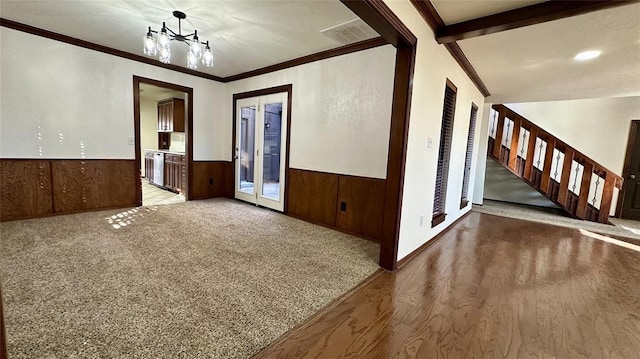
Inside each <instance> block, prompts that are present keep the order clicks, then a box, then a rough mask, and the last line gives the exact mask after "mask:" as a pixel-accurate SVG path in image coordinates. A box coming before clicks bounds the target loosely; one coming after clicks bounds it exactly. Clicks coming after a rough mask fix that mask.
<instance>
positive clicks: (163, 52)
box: [158, 46, 171, 64]
mask: <svg viewBox="0 0 640 359" xmlns="http://www.w3.org/2000/svg"><path fill="white" fill-rule="evenodd" d="M158 60H160V62H162V63H163V64H169V63H171V50H169V47H168V46H167V47H165V48H162V49H160V57H159V58H158Z"/></svg>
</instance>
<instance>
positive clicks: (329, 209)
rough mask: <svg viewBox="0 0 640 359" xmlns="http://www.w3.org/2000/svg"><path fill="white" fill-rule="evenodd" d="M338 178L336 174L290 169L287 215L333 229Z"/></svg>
mask: <svg viewBox="0 0 640 359" xmlns="http://www.w3.org/2000/svg"><path fill="white" fill-rule="evenodd" d="M338 178H339V176H338V175H336V174H331V173H323V172H315V171H306V170H299V169H295V168H290V169H289V179H288V180H289V182H288V183H287V187H288V188H289V191H288V197H287V204H288V206H287V214H290V215H292V216H294V217H298V218H301V219H305V220H309V221H311V222H314V223H319V224H323V225H327V226H331V227H335V226H336V205H337V197H338Z"/></svg>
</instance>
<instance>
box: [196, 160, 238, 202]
mask: <svg viewBox="0 0 640 359" xmlns="http://www.w3.org/2000/svg"><path fill="white" fill-rule="evenodd" d="M229 169H231V170H233V167H232V166H231V162H228V161H194V162H193V173H192V177H193V197H192V199H205V198H215V197H229V193H230V192H233V183H232V187H231V190H229V186H228V182H229V174H228V172H229ZM231 178H233V174H232V177H231ZM211 182H213V183H211Z"/></svg>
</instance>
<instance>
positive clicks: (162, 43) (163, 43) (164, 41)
mask: <svg viewBox="0 0 640 359" xmlns="http://www.w3.org/2000/svg"><path fill="white" fill-rule="evenodd" d="M162 25H163V26H162V30H161V31H160V36H158V50H161V49H164V48H167V49H168V48H169V42H170V41H171V38H170V37H169V34H167V29H166V28H165V27H164V23H162Z"/></svg>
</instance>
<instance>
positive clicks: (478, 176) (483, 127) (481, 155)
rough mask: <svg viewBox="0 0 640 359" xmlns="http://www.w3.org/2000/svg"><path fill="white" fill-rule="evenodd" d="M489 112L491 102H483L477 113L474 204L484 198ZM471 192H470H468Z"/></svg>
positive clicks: (480, 202) (479, 202)
mask: <svg viewBox="0 0 640 359" xmlns="http://www.w3.org/2000/svg"><path fill="white" fill-rule="evenodd" d="M490 113H491V104H489V103H485V104H484V109H483V111H482V113H478V115H479V116H480V115H481V117H480V121H478V122H479V123H478V126H480V127H479V128H480V131H478V132H479V133H478V138H477V139H478V142H479V143H478V153H477V157H478V160H477V162H476V165H475V166H474V169H475V171H476V172H475V180H474V183H475V186H474V187H475V188H474V191H473V199H472V201H473V203H474V204H482V199H483V198H484V183H485V170H486V167H487V160H488V159H487V150H488V147H489V144H488V138H489V123H490V121H489V115H490ZM470 193H471V192H470Z"/></svg>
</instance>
